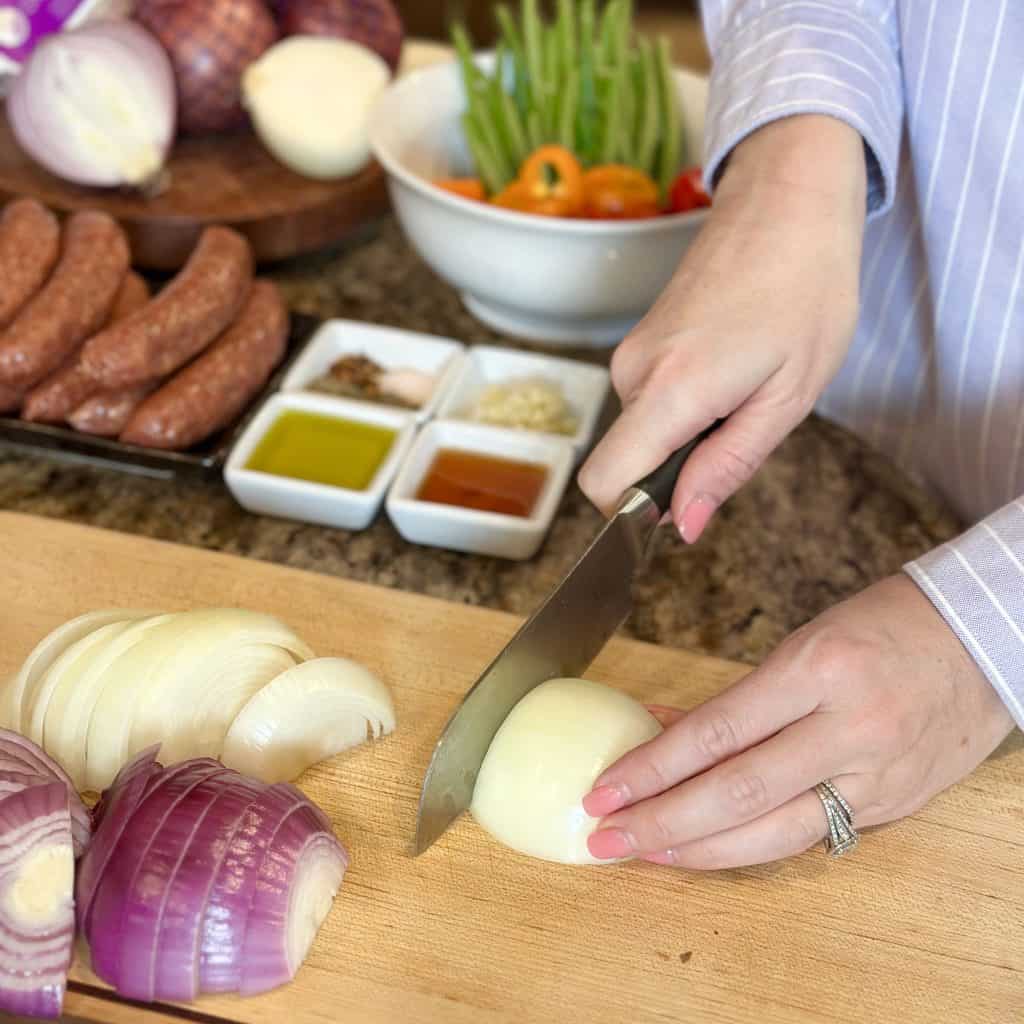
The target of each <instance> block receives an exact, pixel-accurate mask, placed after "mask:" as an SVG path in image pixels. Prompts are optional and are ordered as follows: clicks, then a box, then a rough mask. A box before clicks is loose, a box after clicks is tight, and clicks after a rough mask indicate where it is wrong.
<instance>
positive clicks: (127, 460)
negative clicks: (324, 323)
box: [0, 312, 321, 480]
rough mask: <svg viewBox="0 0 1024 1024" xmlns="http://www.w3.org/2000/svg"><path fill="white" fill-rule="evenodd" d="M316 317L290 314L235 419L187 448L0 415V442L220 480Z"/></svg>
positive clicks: (173, 475) (137, 469) (72, 458)
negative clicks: (277, 350) (270, 370)
mask: <svg viewBox="0 0 1024 1024" xmlns="http://www.w3.org/2000/svg"><path fill="white" fill-rule="evenodd" d="M320 323H321V321H320V320H318V319H316V318H315V317H311V316H307V315H306V314H304V313H294V312H293V313H291V331H290V332H289V336H288V348H287V349H286V351H285V357H284V359H283V360H282V361H281V364H280V365H279V366H278V368H277V369H276V370H275V371H274V374H273V376H272V377H271V378H270V380H269V381H268V382H267V386H266V387H265V388H264V389H263V391H262V392H261V393H260V394H259V395H257V396H256V398H254V399H253V401H252V402H251V403H250V405H249V406H248V407H247V408H246V410H245V412H244V413H242V415H241V416H240V417H239V419H238V420H237V421H236V422H235V423H234V424H232V425H231V426H230V427H227V428H226V429H225V430H222V431H221V432H220V433H219V434H216V435H214V436H213V437H211V438H209V439H208V440H207V441H204V442H203V443H202V444H200V445H197V446H196V447H195V448H192V449H190V450H189V451H187V452H165V451H159V450H157V449H155V448H140V447H138V446H136V445H131V444H122V443H121V442H120V441H113V440H110V439H108V438H103V437H90V436H89V435H88V434H79V433H78V432H77V431H75V430H71V429H70V428H69V427H56V426H49V425H47V424H43V423H26V422H24V421H23V420H19V419H11V418H9V417H3V416H0V445H7V446H10V447H11V448H13V449H15V450H20V451H24V452H29V453H33V454H36V455H45V456H46V457H47V458H51V459H58V460H60V461H62V462H74V463H79V464H81V463H86V464H89V465H97V466H103V467H105V468H107V469H116V470H120V471H122V472H126V473H136V474H140V475H142V476H152V477H160V478H163V479H186V478H187V479H193V480H194V479H206V480H215V479H220V476H221V472H222V470H223V469H224V463H225V462H227V459H228V455H229V454H230V453H231V449H232V448H233V447H234V444H235V442H236V441H237V440H238V438H239V437H240V436H241V434H242V431H243V430H244V429H245V427H246V424H247V423H248V422H249V420H250V419H251V418H252V417H253V416H254V415H255V414H256V411H257V410H258V409H259V408H260V406H261V405H262V404H263V403H264V401H265V400H266V399H267V398H269V397H270V395H272V394H273V393H274V392H275V391H277V390H278V388H279V387H280V385H281V381H282V380H283V379H284V375H285V374H286V373H287V372H288V370H289V368H290V367H291V365H292V363H293V362H294V361H295V360H296V359H297V358H298V357H299V355H301V353H302V350H303V349H304V348H305V347H306V343H307V342H308V341H309V339H310V338H311V337H312V335H313V333H314V332H315V331H316V329H317V328H318V327H319V326H320Z"/></svg>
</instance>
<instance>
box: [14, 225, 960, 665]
mask: <svg viewBox="0 0 1024 1024" xmlns="http://www.w3.org/2000/svg"><path fill="white" fill-rule="evenodd" d="M274 276H276V278H277V280H278V281H279V282H280V283H281V285H282V286H283V288H284V290H285V292H286V293H287V295H288V298H289V300H290V301H291V303H292V305H293V307H294V308H296V309H300V310H303V311H305V312H309V313H313V314H316V315H319V316H322V317H328V316H344V317H348V318H353V319H359V320H366V321H372V322H378V323H384V324H391V325H394V326H399V327H407V328H412V329H416V330H423V331H428V332H430V333H435V334H441V335H450V336H452V337H456V338H459V339H461V340H463V341H466V342H470V343H473V342H494V341H495V340H501V339H499V338H498V336H496V335H494V334H493V333H492V332H490V331H489V330H488V329H487V328H484V327H482V326H481V325H480V324H478V323H477V322H476V321H475V320H473V319H472V318H471V317H470V316H469V315H468V313H466V312H465V310H464V309H463V308H462V306H461V304H460V302H459V299H458V297H457V296H456V294H455V293H454V292H453V291H452V290H451V289H450V288H448V287H447V286H446V285H444V284H443V283H442V282H440V281H439V280H438V279H437V278H436V277H435V276H434V275H433V274H432V273H431V271H430V270H429V269H428V268H427V267H425V266H424V265H423V264H422V263H421V262H420V260H419V259H418V258H417V257H416V256H415V254H414V253H413V252H412V251H411V250H410V249H409V248H408V246H407V245H406V244H405V242H404V241H403V239H402V237H401V235H400V234H399V232H398V230H397V228H396V226H395V225H394V224H393V223H391V222H386V223H385V224H384V225H383V226H382V227H381V229H380V230H379V231H375V232H372V233H369V234H368V235H367V236H365V237H364V238H362V239H360V240H358V241H356V242H353V243H350V244H349V245H348V246H346V247H345V248H343V249H340V250H336V251H334V252H332V253H328V254H324V255H321V256H319V257H316V258H313V259H307V260H304V261H302V262H300V263H296V264H293V265H290V266H288V267H286V268H284V269H281V270H280V271H279V272H278V273H276V274H275V275H274ZM587 358H590V359H601V358H607V356H602V355H594V354H593V353H590V354H589V355H587ZM0 509H8V510H13V511H17V512H24V513H32V514H36V515H41V516H52V517H57V518H61V519H67V520H73V521H76V522H81V523H88V524H92V525H95V526H100V527H106V528H109V529H114V530H123V531H126V532H130V533H136V534H142V535H145V536H149V537H155V538H160V539H163V540H170V541H176V542H179V543H184V544H191V545H196V546H198V547H204V548H209V549H215V550H220V551H227V552H231V553H234V554H238V555H245V556H248V557H251V558H259V559H265V560H268V561H272V562H278V563H281V564H284V565H290V566H294V567H298V568H302V569H311V570H314V571H316V572H323V573H328V574H331V575H336V576H344V577H348V578H351V579H357V580H364V581H367V582H371V583H376V584H380V585H382V586H386V587H397V588H401V589H405V590H413V591H418V592H420V593H423V594H430V595H433V596H436V597H442V598H446V599H449V600H452V601H460V602H464V603H467V604H480V605H486V606H489V607H493V608H500V609H504V610H507V611H511V612H515V613H518V614H523V615H525V614H527V613H529V612H530V611H531V610H532V609H533V608H534V607H535V606H536V605H537V604H538V603H539V602H540V601H541V600H542V599H543V597H544V596H545V595H546V593H547V592H548V591H549V590H550V588H551V587H552V586H553V585H554V584H555V583H556V582H557V581H558V579H559V578H560V577H561V576H562V575H563V574H564V573H565V572H566V571H567V570H568V569H569V568H570V566H571V565H572V563H573V561H574V559H575V558H576V557H577V556H578V555H579V554H580V553H581V552H582V551H583V549H584V548H585V546H586V545H587V543H589V541H590V540H591V539H592V537H593V536H594V534H595V532H596V531H597V529H598V527H599V525H600V518H599V515H598V513H597V512H596V511H594V509H593V508H591V507H590V506H589V504H588V503H587V501H586V500H585V499H584V498H583V496H582V495H581V494H580V493H579V491H578V490H577V489H576V488H575V487H573V488H571V489H570V492H569V493H568V494H567V495H566V498H565V500H564V503H563V505H562V508H561V510H560V513H559V516H558V519H557V521H556V523H555V525H554V528H553V530H552V532H551V534H550V535H549V537H548V540H547V542H546V544H545V546H544V548H543V549H542V551H541V553H540V554H539V555H538V556H537V557H536V558H535V559H533V560H532V561H529V562H526V563H515V562H505V561H501V560H496V559H491V558H482V557H476V556H468V555H461V554H455V553H452V552H447V551H440V550H437V549H432V548H424V547H416V546H413V545H410V544H407V543H406V542H404V541H403V540H402V539H401V538H400V537H399V536H398V534H397V533H396V532H395V530H394V529H393V528H392V526H391V525H390V523H389V522H388V521H387V519H386V518H384V517H383V516H382V517H381V518H380V519H379V520H378V521H377V522H376V523H375V524H374V525H373V526H372V527H371V528H370V529H369V530H366V531H365V532H363V533H356V534H352V533H346V532H343V531H338V530H331V529H326V528H321V527H316V526H306V525H302V524H299V523H293V522H284V521H280V520H274V519H269V518H263V517H258V516H253V515H250V514H248V513H246V512H244V511H243V510H242V509H240V508H239V507H238V506H237V505H236V504H235V503H234V501H233V500H232V499H231V497H230V495H229V494H228V493H227V491H226V490H225V489H224V487H223V486H221V485H220V484H217V483H197V482H189V483H175V482H168V481H162V480H154V479H149V478H143V477H133V476H127V475H122V474H119V473H116V472H113V471H110V470H105V469H98V468H92V467H86V466H81V465H66V464H60V463H57V462H52V461H48V460H46V459H42V458H35V457H30V456H26V455H23V454H18V453H16V452H14V451H13V450H12V449H5V448H3V447H2V446H0ZM957 528H958V524H957V523H956V521H955V520H954V519H953V517H952V516H951V515H949V514H948V513H947V512H945V511H944V510H943V509H942V507H941V506H940V505H938V504H937V503H936V502H935V501H934V500H933V499H931V498H930V497H929V496H927V495H926V494H924V493H923V492H922V491H920V490H919V489H918V488H917V487H915V486H914V485H913V484H911V483H910V482H909V481H908V480H907V479H906V478H905V477H904V476H903V475H902V474H901V473H899V472H898V471H897V470H895V469H894V468H893V467H892V466H890V464H889V463H888V462H887V461H886V460H885V459H884V458H883V457H881V456H880V455H877V454H875V453H874V452H872V451H870V450H869V449H868V448H867V447H866V446H865V445H864V444H863V443H862V442H860V441H859V440H857V439H855V438H853V437H851V436H850V435H849V434H847V433H846V432H844V431H842V430H840V429H838V428H837V427H835V426H833V425H830V424H828V423H826V422H824V421H822V420H820V419H817V418H813V417H812V418H811V419H810V420H808V421H807V422H806V423H805V424H804V425H803V426H801V427H800V428H799V429H798V430H797V431H796V432H795V433H794V434H793V435H792V436H791V437H790V438H789V440H788V441H787V442H786V443H785V444H784V445H783V446H782V447H781V449H780V450H779V451H778V452H777V453H776V454H775V455H774V456H773V457H772V458H771V460H770V461H769V462H768V464H767V465H766V466H765V467H764V468H763V469H762V471H761V472H760V473H759V474H758V476H757V478H756V479H755V480H754V481H753V482H752V483H751V484H750V485H748V486H747V487H746V488H745V489H744V490H743V491H742V492H741V493H740V494H739V495H738V496H737V497H736V498H734V499H733V500H732V501H731V502H730V503H729V504H727V505H726V507H725V508H724V509H723V510H722V511H721V513H720V514H719V516H718V518H717V520H716V522H715V523H714V524H713V525H712V527H711V528H710V529H709V531H708V533H707V534H706V536H705V538H704V539H703V540H702V541H701V542H700V544H698V545H697V546H696V547H694V548H686V547H685V546H684V545H683V544H682V543H681V541H679V540H678V538H677V537H675V535H674V534H673V533H672V531H669V530H663V531H662V532H661V535H660V537H659V539H658V541H657V543H656V550H655V553H654V557H653V561H652V563H651V566H650V569H649V570H648V572H647V573H646V575H645V576H644V578H643V580H642V581H641V582H640V583H639V584H638V586H637V588H636V589H637V593H636V599H637V600H636V609H635V612H634V614H633V616H632V619H631V620H630V622H629V623H627V626H626V632H628V633H630V634H632V635H633V636H636V637H639V638H641V639H643V640H648V641H652V642H655V643H660V644H667V645H674V646H682V647H686V648H690V649H693V650H698V651H702V652H705V653H708V654H714V655H719V656H722V657H728V658H734V659H738V660H743V661H748V662H756V661H758V660H760V659H761V658H763V657H764V656H765V655H766V654H767V653H768V652H769V651H770V650H771V648H772V647H773V646H774V645H775V644H776V643H778V641H779V640H781V639H782V637H783V636H785V635H786V633H788V632H790V631H791V630H792V629H794V628H796V627H797V626H799V625H800V624H801V623H803V622H805V621H807V620H808V619H809V618H811V617H812V616H814V615H815V614H817V613H818V612H820V611H821V610H823V609H824V608H826V607H828V606H829V605H831V604H833V603H835V602H836V601H838V600H841V599H842V598H844V597H847V596H849V595H851V594H853V593H855V592H856V591H858V590H860V589H862V588H863V587H864V586H866V585H867V584H869V583H871V582H872V581H874V580H877V579H879V578H881V577H882V576H884V575H887V574H889V573H892V572H894V571H896V570H898V569H899V567H900V565H901V564H902V563H903V562H904V561H906V560H907V559H909V558H912V557H915V556H916V555H919V554H921V553H922V552H924V551H926V550H927V549H929V548H931V547H933V546H935V545H936V544H937V543H940V542H942V541H943V540H946V539H948V538H949V537H951V536H952V535H954V534H955V532H956V531H957ZM2 551H3V538H2V537H0V553H2ZM0 557H2V554H0Z"/></svg>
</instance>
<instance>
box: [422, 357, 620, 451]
mask: <svg viewBox="0 0 1024 1024" xmlns="http://www.w3.org/2000/svg"><path fill="white" fill-rule="evenodd" d="M523 377H541V378H545V379H547V380H550V381H554V382H555V383H558V384H560V385H561V387H562V391H563V392H564V393H565V397H566V401H567V402H568V403H569V405H570V406H571V407H572V411H573V413H575V415H576V416H577V417H578V420H579V426H578V427H577V428H576V433H575V434H573V435H572V436H570V437H569V438H568V439H569V441H571V442H572V445H573V448H574V449H575V452H576V458H577V460H578V459H579V458H581V457H582V456H583V455H584V454H585V452H586V450H587V448H589V446H590V442H591V441H592V440H593V437H594V428H595V427H596V426H597V420H598V417H599V416H600V415H601V409H602V408H603V407H604V403H605V399H606V398H607V397H608V389H609V387H610V386H611V379H610V374H609V373H608V371H607V370H606V369H605V368H604V367H603V366H591V365H590V364H589V363H581V362H578V361H577V360H573V359H555V358H552V357H550V356H542V355H535V354H533V353H531V352H516V351H514V350H512V349H507V348H496V347H494V346H491V345H477V346H476V347H475V348H472V349H470V351H469V355H468V356H467V357H466V360H465V362H464V363H463V365H462V369H461V370H460V372H459V374H458V376H457V377H456V379H455V381H454V382H453V383H452V386H451V388H450V389H449V390H448V393H447V394H446V395H445V397H444V399H443V401H442V402H441V404H440V406H439V407H438V410H437V415H438V416H439V417H440V418H441V419H449V420H461V419H462V418H463V415H464V413H465V410H466V409H467V407H468V406H470V405H471V404H472V402H473V401H474V400H475V399H476V397H477V396H478V395H479V394H480V392H481V391H483V389H484V388H485V387H487V386H488V385H490V384H507V383H509V382H511V381H513V380H515V379H517V378H523ZM513 429H514V428H513Z"/></svg>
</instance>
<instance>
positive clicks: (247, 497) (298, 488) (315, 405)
mask: <svg viewBox="0 0 1024 1024" xmlns="http://www.w3.org/2000/svg"><path fill="white" fill-rule="evenodd" d="M289 409H299V410H302V411H304V412H312V413H319V414H321V415H324V416H334V417H336V418H338V419H346V420H355V421H356V422H359V423H372V424H375V425H376V426H380V427H387V428H389V429H391V430H394V431H396V433H397V436H396V438H395V441H394V444H392V446H391V451H390V452H388V456H387V458H386V459H385V460H384V462H383V463H381V465H380V467H379V469H378V470H377V473H376V475H375V476H374V478H373V480H372V481H371V482H370V486H369V487H367V488H366V490H364V491H353V490H349V489H347V488H344V487H332V486H329V485H327V484H318V483H311V482H309V481H306V480H294V479H292V478H291V477H284V476H276V475H274V474H272V473H262V472H257V471H255V470H251V469H246V468H245V467H246V463H247V462H248V461H249V459H250V457H251V456H252V453H253V451H254V450H255V449H256V446H257V445H258V444H259V443H260V441H261V440H263V437H264V436H265V435H266V433H267V431H268V430H269V429H270V427H271V425H272V424H273V423H274V422H275V420H276V419H277V418H278V416H280V415H281V414H282V413H283V412H285V411H286V410H289ZM415 434H416V420H415V419H414V417H413V416H411V415H410V414H409V413H407V412H397V411H396V410H394V409H389V408H387V407H385V406H376V405H372V404H370V403H368V402H351V401H348V400H347V399H341V398H334V397H331V396H321V395H314V394H310V393H291V394H284V393H278V394H276V395H272V396H271V397H270V398H269V399H267V401H266V403H265V404H264V405H263V407H262V408H261V409H260V411H259V412H258V413H257V414H256V415H255V416H254V417H253V419H252V420H251V422H250V423H249V426H248V427H247V428H246V429H245V432H244V433H243V434H242V436H241V437H240V438H239V440H238V443H237V444H236V445H235V447H234V449H233V450H232V452H231V455H230V456H229V457H228V461H227V465H226V466H225V467H224V479H225V482H226V483H227V485H228V489H229V490H230V491H231V493H232V494H233V495H234V497H235V500H236V501H237V502H238V504H239V505H241V506H242V507H243V508H246V509H248V510H249V511H250V512H256V513H259V514H261V515H268V516H279V517H281V518H283V519H297V520H299V521H300V522H306V523H319V524H321V525H323V526H336V527H339V528H340V529H345V530H363V529H365V528H366V527H367V526H369V525H370V523H371V522H372V521H373V519H374V517H375V516H376V515H377V513H378V511H379V510H380V506H381V503H382V502H383V500H384V495H385V494H386V493H387V489H388V485H389V484H390V483H391V481H392V480H393V479H394V477H395V474H396V473H397V472H398V467H399V466H400V465H401V463H402V460H403V459H404V458H405V456H406V454H407V453H408V451H409V448H410V447H411V446H412V442H413V438H414V437H415Z"/></svg>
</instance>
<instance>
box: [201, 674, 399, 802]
mask: <svg viewBox="0 0 1024 1024" xmlns="http://www.w3.org/2000/svg"><path fill="white" fill-rule="evenodd" d="M394 728H395V708H394V704H393V703H392V701H391V695H390V694H389V693H388V691H387V688H386V687H385V686H384V684H383V683H382V682H381V681H380V680H379V679H377V677H376V676H374V675H373V674H372V673H370V672H369V671H368V670H367V669H365V668H364V667H363V666H362V665H358V664H356V663H355V662H353V661H349V660H347V659H345V658H316V659H314V660H312V661H306V662H304V663H303V664H301V665H296V666H295V667H294V668H291V669H289V670H288V671H287V672H284V673H282V674H281V675H279V676H278V677H277V678H276V679H275V680H274V681H273V682H271V683H270V684H268V685H267V686H265V687H264V688H263V689H262V690H260V691H259V692H258V693H257V694H256V695H255V696H254V697H253V698H252V699H251V700H250V701H249V703H248V704H246V705H245V707H244V708H243V709H242V711H241V712H240V714H239V715H238V717H237V718H236V719H235V720H234V722H232V723H231V728H230V729H228V732H227V736H226V737H225V738H224V749H223V754H222V755H221V759H222V760H223V762H224V763H225V764H226V765H228V767H230V768H234V769H236V770H237V771H240V772H243V773H245V774H247V775H252V776H254V777H256V778H258V779H263V780H264V781H265V782H282V781H285V780H288V779H295V778H298V776H299V775H301V774H302V773H303V772H304V771H305V770H306V769H307V768H308V767H309V766H310V765H312V764H316V763H317V762H319V761H323V760H326V759H327V758H329V757H333V756H334V755H335V754H338V753H340V752H341V751H343V750H347V749H349V748H350V747H354V746H356V745H357V744H360V743H363V742H365V741H366V739H367V736H368V735H369V736H372V737H373V738H375V739H376V738H379V737H380V736H382V735H386V734H388V733H390V732H392V731H393V730H394Z"/></svg>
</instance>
